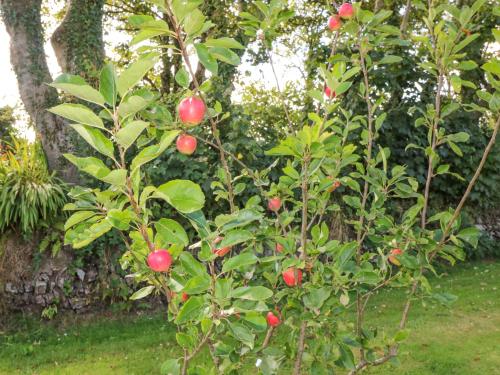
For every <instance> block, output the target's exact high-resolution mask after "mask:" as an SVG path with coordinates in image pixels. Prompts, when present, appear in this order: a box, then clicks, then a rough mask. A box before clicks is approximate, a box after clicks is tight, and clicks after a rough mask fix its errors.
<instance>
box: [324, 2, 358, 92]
mask: <svg viewBox="0 0 500 375" xmlns="http://www.w3.org/2000/svg"><path fill="white" fill-rule="evenodd" d="M352 17H354V7H353V6H352V4H350V3H344V4H342V5H341V6H340V8H339V10H338V14H334V15H333V16H331V17H330V18H329V19H328V28H329V29H330V30H331V31H332V32H333V31H338V30H340V29H341V28H342V19H347V20H349V19H351V18H352ZM325 95H326V97H327V98H329V99H333V98H335V97H336V96H337V95H336V94H335V91H333V90H332V89H331V88H329V87H328V86H326V85H325Z"/></svg>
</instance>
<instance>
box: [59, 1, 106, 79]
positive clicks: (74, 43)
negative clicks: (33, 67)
mask: <svg viewBox="0 0 500 375" xmlns="http://www.w3.org/2000/svg"><path fill="white" fill-rule="evenodd" d="M103 7H104V0H68V3H67V8H66V9H67V10H66V15H65V16H64V19H63V21H62V22H61V24H60V25H59V27H58V28H57V29H56V30H55V31H54V34H53V35H52V37H51V39H50V41H51V43H52V47H53V48H54V51H55V53H56V57H57V62H58V63H59V66H60V67H61V70H62V71H63V72H65V73H71V74H76V75H81V76H84V77H85V78H87V79H88V80H90V81H92V80H94V79H95V78H96V77H97V76H98V74H99V71H100V70H101V68H102V65H103V63H104V40H103V25H102V24H103V22H102V20H103Z"/></svg>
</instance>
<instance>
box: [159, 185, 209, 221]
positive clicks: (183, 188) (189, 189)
mask: <svg viewBox="0 0 500 375" xmlns="http://www.w3.org/2000/svg"><path fill="white" fill-rule="evenodd" d="M155 196H157V197H159V198H162V199H164V200H165V201H167V203H168V204H170V205H171V206H172V207H174V208H175V209H176V210H177V211H179V212H182V213H191V212H195V211H198V210H201V209H202V208H203V206H204V205H205V195H204V194H203V191H202V190H201V188H200V185H198V184H195V183H194V182H192V181H188V180H172V181H169V182H167V183H166V184H163V185H161V186H160V187H159V188H158V189H157V192H156V194H155Z"/></svg>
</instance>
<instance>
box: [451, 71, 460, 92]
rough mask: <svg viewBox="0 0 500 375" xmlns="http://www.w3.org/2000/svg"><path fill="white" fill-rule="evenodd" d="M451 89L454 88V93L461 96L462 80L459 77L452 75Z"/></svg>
mask: <svg viewBox="0 0 500 375" xmlns="http://www.w3.org/2000/svg"><path fill="white" fill-rule="evenodd" d="M450 83H451V87H453V91H455V92H456V93H457V94H459V93H460V92H461V91H462V80H461V79H460V77H459V76H457V75H452V76H451V79H450Z"/></svg>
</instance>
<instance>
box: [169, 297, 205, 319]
mask: <svg viewBox="0 0 500 375" xmlns="http://www.w3.org/2000/svg"><path fill="white" fill-rule="evenodd" d="M202 307H203V298H202V297H198V296H191V297H190V298H189V299H188V300H187V301H186V303H184V305H182V307H181V309H180V310H179V314H178V315H177V317H176V318H175V321H174V322H175V324H177V325H179V324H183V323H186V322H189V321H192V320H196V319H197V318H198V317H199V316H200V314H201V313H202Z"/></svg>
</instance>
